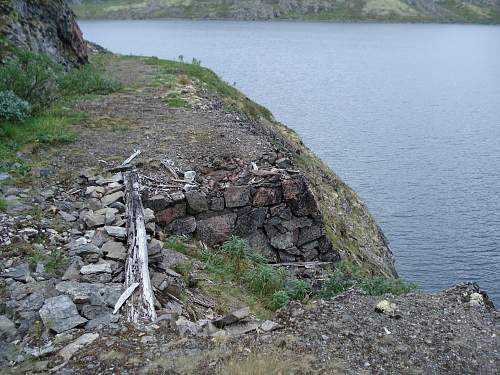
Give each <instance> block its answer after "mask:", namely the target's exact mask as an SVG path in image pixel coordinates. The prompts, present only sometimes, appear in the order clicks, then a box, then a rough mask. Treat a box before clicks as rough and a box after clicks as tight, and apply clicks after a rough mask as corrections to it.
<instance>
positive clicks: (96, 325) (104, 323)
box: [85, 313, 120, 330]
mask: <svg viewBox="0 0 500 375" xmlns="http://www.w3.org/2000/svg"><path fill="white" fill-rule="evenodd" d="M119 320H120V317H119V316H118V315H113V314H111V313H109V314H105V315H101V316H100V317H98V318H95V319H92V320H89V321H88V322H87V324H85V329H87V330H92V329H100V328H102V327H109V326H111V325H112V324H113V323H117V322H118V321H119Z"/></svg>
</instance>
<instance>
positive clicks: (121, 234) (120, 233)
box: [104, 226, 127, 240]
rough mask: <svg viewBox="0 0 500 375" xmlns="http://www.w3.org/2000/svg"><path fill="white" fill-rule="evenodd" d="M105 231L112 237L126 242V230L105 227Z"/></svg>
mask: <svg viewBox="0 0 500 375" xmlns="http://www.w3.org/2000/svg"><path fill="white" fill-rule="evenodd" d="M104 229H105V230H106V233H108V234H109V235H110V236H111V237H115V238H118V239H120V240H124V239H125V238H126V237H127V229H126V228H123V227H116V226H105V227H104Z"/></svg>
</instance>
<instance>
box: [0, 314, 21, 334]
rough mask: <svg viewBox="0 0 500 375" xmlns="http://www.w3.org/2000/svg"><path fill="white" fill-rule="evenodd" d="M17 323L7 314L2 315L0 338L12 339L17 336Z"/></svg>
mask: <svg viewBox="0 0 500 375" xmlns="http://www.w3.org/2000/svg"><path fill="white" fill-rule="evenodd" d="M16 332H17V330H16V325H15V324H14V323H13V322H12V321H11V320H10V319H8V318H7V317H6V316H5V315H0V339H1V340H10V339H12V338H13V337H15V336H16Z"/></svg>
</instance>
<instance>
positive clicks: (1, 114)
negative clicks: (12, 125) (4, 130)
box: [0, 91, 31, 122]
mask: <svg viewBox="0 0 500 375" xmlns="http://www.w3.org/2000/svg"><path fill="white" fill-rule="evenodd" d="M30 115H31V105H30V104H29V103H28V102H27V101H25V100H23V99H21V98H19V97H18V96H17V95H16V94H14V93H13V92H12V91H2V92H0V120H8V121H18V122H23V121H25V120H26V119H27V118H28V117H30Z"/></svg>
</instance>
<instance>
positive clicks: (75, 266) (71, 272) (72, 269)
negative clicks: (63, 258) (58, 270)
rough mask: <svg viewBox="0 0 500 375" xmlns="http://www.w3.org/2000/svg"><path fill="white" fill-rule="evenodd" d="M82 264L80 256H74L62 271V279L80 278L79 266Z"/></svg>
mask: <svg viewBox="0 0 500 375" xmlns="http://www.w3.org/2000/svg"><path fill="white" fill-rule="evenodd" d="M82 266H83V261H82V260H81V258H80V257H75V259H74V260H73V261H72V262H71V264H70V265H69V267H68V268H67V269H66V272H64V275H63V277H62V280H63V281H66V280H78V279H79V278H80V268H82Z"/></svg>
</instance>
